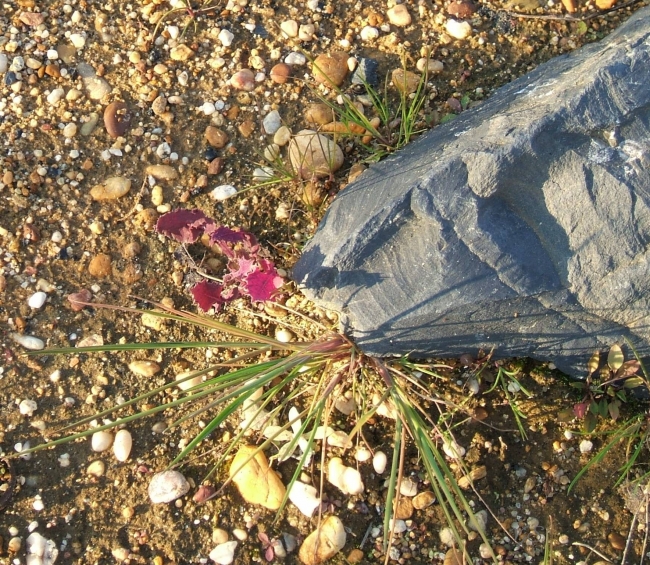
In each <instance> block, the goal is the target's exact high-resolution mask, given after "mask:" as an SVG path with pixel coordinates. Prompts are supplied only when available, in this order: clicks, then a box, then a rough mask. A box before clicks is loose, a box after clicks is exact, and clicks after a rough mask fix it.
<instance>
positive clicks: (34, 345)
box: [9, 332, 45, 350]
mask: <svg viewBox="0 0 650 565" xmlns="http://www.w3.org/2000/svg"><path fill="white" fill-rule="evenodd" d="M9 337H10V338H11V339H13V340H14V341H15V342H16V343H17V344H18V345H22V346H23V347H24V348H25V349H31V350H39V349H43V348H44V347H45V342H44V341H43V340H42V339H38V338H37V337H34V336H32V335H23V334H19V333H16V332H12V333H10V334H9Z"/></svg>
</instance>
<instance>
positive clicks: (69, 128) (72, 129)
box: [63, 122, 77, 139]
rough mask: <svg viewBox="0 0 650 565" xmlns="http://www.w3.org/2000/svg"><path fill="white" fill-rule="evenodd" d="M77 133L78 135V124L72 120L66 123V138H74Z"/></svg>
mask: <svg viewBox="0 0 650 565" xmlns="http://www.w3.org/2000/svg"><path fill="white" fill-rule="evenodd" d="M75 135H77V124H75V123H72V122H71V123H69V124H66V125H65V127H64V128H63V137H65V138H66V139H72V138H73V137H74V136H75Z"/></svg>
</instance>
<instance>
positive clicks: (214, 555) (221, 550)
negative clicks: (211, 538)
mask: <svg viewBox="0 0 650 565" xmlns="http://www.w3.org/2000/svg"><path fill="white" fill-rule="evenodd" d="M236 548H237V542H236V541H227V542H225V543H220V544H219V545H218V546H217V547H215V548H214V549H213V550H212V551H211V552H210V559H212V561H214V562H215V563H217V565H230V563H232V562H233V561H234V560H235V549H236Z"/></svg>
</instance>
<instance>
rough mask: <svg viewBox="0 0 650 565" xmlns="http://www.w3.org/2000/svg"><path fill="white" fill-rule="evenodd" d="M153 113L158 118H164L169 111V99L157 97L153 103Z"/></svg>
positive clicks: (161, 96)
mask: <svg viewBox="0 0 650 565" xmlns="http://www.w3.org/2000/svg"><path fill="white" fill-rule="evenodd" d="M151 111H152V112H153V113H154V114H156V116H162V115H163V114H164V113H165V112H166V111H167V98H165V97H164V96H163V95H162V94H161V95H160V96H156V98H155V99H154V101H153V102H152V103H151Z"/></svg>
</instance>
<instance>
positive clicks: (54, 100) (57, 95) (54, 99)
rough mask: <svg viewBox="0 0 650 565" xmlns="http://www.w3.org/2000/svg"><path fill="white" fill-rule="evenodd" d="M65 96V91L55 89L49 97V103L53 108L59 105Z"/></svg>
mask: <svg viewBox="0 0 650 565" xmlns="http://www.w3.org/2000/svg"><path fill="white" fill-rule="evenodd" d="M64 95H65V90H63V89H62V88H55V89H54V90H53V91H52V92H50V93H49V94H48V95H47V102H48V104H50V105H51V106H56V105H57V104H58V103H59V101H60V100H61V99H62V98H63V96H64Z"/></svg>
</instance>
